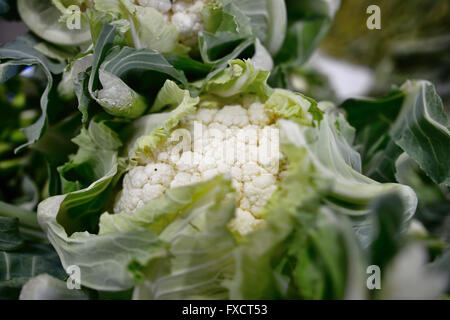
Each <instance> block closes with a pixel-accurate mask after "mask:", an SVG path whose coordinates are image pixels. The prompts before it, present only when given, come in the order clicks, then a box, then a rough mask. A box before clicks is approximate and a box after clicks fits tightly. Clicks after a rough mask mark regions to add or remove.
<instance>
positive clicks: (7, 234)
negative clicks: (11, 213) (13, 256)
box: [0, 217, 24, 251]
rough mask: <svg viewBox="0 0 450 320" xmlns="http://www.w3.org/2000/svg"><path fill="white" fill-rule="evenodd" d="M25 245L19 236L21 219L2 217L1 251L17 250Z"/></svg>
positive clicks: (0, 231)
mask: <svg viewBox="0 0 450 320" xmlns="http://www.w3.org/2000/svg"><path fill="white" fill-rule="evenodd" d="M23 244H24V241H23V239H22V237H21V236H20V234H19V219H17V218H7V217H0V251H10V250H16V249H19V248H20V247H22V246H23Z"/></svg>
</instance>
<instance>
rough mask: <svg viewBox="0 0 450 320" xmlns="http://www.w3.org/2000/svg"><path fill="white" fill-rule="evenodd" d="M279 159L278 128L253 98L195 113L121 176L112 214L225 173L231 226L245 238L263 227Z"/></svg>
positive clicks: (279, 177)
mask: <svg viewBox="0 0 450 320" xmlns="http://www.w3.org/2000/svg"><path fill="white" fill-rule="evenodd" d="M282 158H283V155H282V153H281V152H280V149H279V133H278V128H277V126H276V125H275V123H274V121H272V120H271V117H270V115H269V114H268V111H266V110H265V105H264V104H263V103H261V102H260V101H259V100H258V99H257V98H254V99H248V98H247V99H246V100H245V101H243V103H242V104H235V105H226V106H223V107H222V108H214V109H210V108H199V109H198V110H197V111H196V113H194V114H192V115H189V116H187V117H185V118H184V119H183V120H182V121H181V123H180V125H179V126H178V128H177V129H176V130H175V131H174V132H173V133H172V135H171V138H170V139H168V141H167V142H166V143H165V144H164V146H163V147H162V148H159V149H158V150H157V151H156V152H154V155H153V156H152V157H151V158H149V159H147V163H145V164H143V165H139V166H137V167H135V168H133V169H132V170H131V171H130V172H129V173H127V174H126V175H125V177H124V180H123V190H122V191H121V193H120V194H119V197H118V200H117V201H116V204H115V208H114V211H115V212H116V213H119V212H122V211H127V212H134V211H136V210H137V209H139V208H140V207H142V206H143V205H144V204H146V203H147V202H149V201H151V200H153V199H156V198H158V197H160V196H161V195H163V194H164V192H165V191H166V190H167V189H170V188H175V187H181V186H186V185H190V184H195V183H198V182H201V181H206V180H208V179H211V178H213V177H214V176H216V175H218V174H225V175H229V176H230V177H231V179H232V184H233V186H234V188H235V190H236V194H237V210H236V217H235V219H234V220H233V221H232V222H231V224H230V226H231V228H232V230H236V231H238V232H239V233H240V234H242V235H245V234H248V233H249V232H251V231H253V230H255V229H258V228H260V227H262V226H264V220H263V219H261V218H260V217H258V212H259V211H260V210H261V209H262V208H263V207H264V206H265V205H266V203H267V201H268V200H269V198H270V197H271V196H272V194H273V193H274V192H275V190H276V189H277V185H278V183H279V181H280V179H281V176H282V173H283V169H282V168H280V165H279V163H280V162H281V160H282ZM281 167H282V166H281Z"/></svg>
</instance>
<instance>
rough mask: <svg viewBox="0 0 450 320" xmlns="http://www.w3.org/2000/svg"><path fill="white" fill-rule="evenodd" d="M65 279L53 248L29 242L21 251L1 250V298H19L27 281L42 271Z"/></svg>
mask: <svg viewBox="0 0 450 320" xmlns="http://www.w3.org/2000/svg"><path fill="white" fill-rule="evenodd" d="M44 272H45V273H49V274H51V275H53V276H54V277H57V278H59V279H64V278H65V277H66V273H65V272H64V270H63V269H62V268H61V264H60V262H59V259H58V256H57V255H56V253H55V251H54V250H53V248H51V247H50V246H48V245H44V244H39V243H31V242H30V243H27V244H26V246H25V247H23V248H22V249H21V250H19V251H11V252H5V251H0V299H17V298H18V297H19V294H20V290H21V288H22V286H23V285H24V284H25V282H26V281H27V280H28V279H29V278H32V277H34V276H36V275H38V274H40V273H44Z"/></svg>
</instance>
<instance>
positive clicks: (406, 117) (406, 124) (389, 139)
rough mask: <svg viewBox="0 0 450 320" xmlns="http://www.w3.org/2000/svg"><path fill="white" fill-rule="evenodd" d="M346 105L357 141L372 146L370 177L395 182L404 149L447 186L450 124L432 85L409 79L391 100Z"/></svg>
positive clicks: (368, 158) (368, 159)
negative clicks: (354, 128) (397, 165)
mask: <svg viewBox="0 0 450 320" xmlns="http://www.w3.org/2000/svg"><path fill="white" fill-rule="evenodd" d="M343 108H344V109H345V110H346V111H347V112H348V114H349V121H350V123H351V124H352V125H355V127H356V128H357V129H359V130H358V131H359V132H360V135H359V137H358V141H359V143H361V144H364V145H367V146H369V145H371V146H372V147H371V148H370V149H367V151H365V152H364V154H365V155H366V170H365V171H366V172H367V173H368V174H369V175H371V176H373V177H375V178H377V179H379V180H381V181H394V179H395V173H396V168H395V162H396V160H397V159H398V157H399V156H400V155H401V154H402V153H403V152H406V153H407V154H408V155H409V156H410V157H411V158H412V159H413V160H414V161H416V162H417V164H418V165H419V166H420V167H421V168H422V169H423V170H424V171H425V172H426V174H427V175H428V176H429V177H430V178H431V179H432V180H433V181H434V182H435V183H438V184H441V183H443V184H445V185H449V183H450V156H449V153H448V149H449V147H450V130H449V122H448V119H447V116H446V115H445V113H444V111H443V106H442V101H441V99H440V98H439V96H438V95H437V93H436V91H435V89H434V87H433V85H432V84H430V83H429V82H427V81H413V82H407V83H405V84H404V85H403V86H402V87H401V89H400V91H395V92H394V93H392V94H391V95H390V96H388V97H387V98H383V99H380V100H357V99H354V100H348V101H346V102H344V104H343ZM362 113H364V116H363V117H361V116H360V115H361V114H362ZM369 119H371V120H369ZM383 132H387V133H388V134H383Z"/></svg>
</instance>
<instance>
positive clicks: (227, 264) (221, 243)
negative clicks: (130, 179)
mask: <svg viewBox="0 0 450 320" xmlns="http://www.w3.org/2000/svg"><path fill="white" fill-rule="evenodd" d="M201 187H202V188H203V190H202V192H201V193H202V194H201V193H195V192H194V193H193V197H191V196H190V195H189V191H188V188H192V189H193V191H197V190H199V189H200V186H191V187H186V188H184V190H183V189H180V190H179V192H177V191H175V190H174V191H173V192H171V193H170V195H169V197H167V200H169V199H170V200H172V201H175V202H178V201H180V200H181V201H180V202H181V203H180V204H184V206H187V208H186V209H187V210H183V211H179V212H176V211H172V209H175V210H176V206H177V204H175V207H173V206H170V207H165V208H164V207H160V208H158V210H156V211H159V210H161V209H162V210H163V211H166V210H165V209H169V212H167V213H170V212H172V213H171V215H173V214H176V215H178V217H177V219H175V220H173V219H170V215H168V214H163V216H161V215H159V217H158V216H157V217H155V220H154V222H155V225H153V224H152V229H153V227H157V228H158V227H159V228H161V229H162V228H164V226H167V227H165V228H164V230H162V232H161V233H160V239H161V240H162V241H164V242H165V243H166V244H167V250H168V252H167V256H166V257H164V258H163V259H157V260H153V261H151V262H150V263H149V264H148V265H147V266H145V267H144V266H142V265H141V266H139V265H136V266H135V267H134V272H135V276H136V277H137V279H140V278H142V279H143V281H142V283H141V284H140V285H139V286H137V287H136V289H135V291H134V298H136V299H166V300H167V299H178V300H179V299H226V298H227V297H228V290H227V288H226V287H225V285H224V281H225V280H226V279H229V278H230V277H231V274H232V270H233V269H232V268H233V249H234V246H235V243H234V241H233V236H232V234H231V233H230V231H229V230H228V228H227V224H228V223H229V222H230V220H231V219H232V218H233V216H234V211H235V199H234V197H229V196H227V195H230V193H231V192H232V189H231V183H230V181H229V180H226V179H224V178H223V177H220V176H219V177H216V178H214V179H213V180H211V181H209V182H206V183H204V184H203V185H202V186H201ZM180 195H181V199H180V198H178V197H179V196H180ZM170 196H176V197H177V198H172V197H170ZM167 200H166V201H167ZM190 201H191V202H190ZM163 203H164V202H163ZM155 204H157V203H155ZM158 204H159V205H160V204H161V202H160V203H158ZM144 208H145V207H144ZM144 208H143V210H145V209H144ZM150 208H151V206H150V205H149V206H147V209H150ZM153 213H157V212H154V211H153V210H148V211H147V217H150V218H151V215H152V214H153ZM149 214H150V216H148V215H149ZM141 217H143V214H141ZM161 218H169V220H167V219H161ZM147 219H148V218H147ZM171 220H172V221H173V222H172V223H170V222H171ZM148 222H150V221H148ZM161 222H163V224H161ZM169 223H170V224H169ZM161 229H160V230H161Z"/></svg>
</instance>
